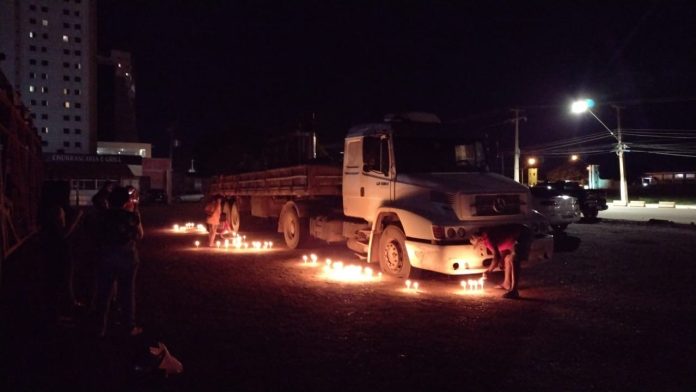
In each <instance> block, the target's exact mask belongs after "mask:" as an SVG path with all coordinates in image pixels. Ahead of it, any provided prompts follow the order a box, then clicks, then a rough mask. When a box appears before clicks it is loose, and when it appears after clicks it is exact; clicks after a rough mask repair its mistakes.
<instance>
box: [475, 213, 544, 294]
mask: <svg viewBox="0 0 696 392" xmlns="http://www.w3.org/2000/svg"><path fill="white" fill-rule="evenodd" d="M532 239H533V235H532V231H531V229H529V227H527V226H525V225H522V224H512V225H502V226H495V227H491V228H488V229H486V231H485V232H484V233H483V241H484V244H485V245H486V247H487V248H488V249H489V250H490V251H491V252H492V253H493V262H492V264H491V266H492V267H493V266H497V265H499V264H500V263H501V262H502V263H503V266H504V268H505V278H504V280H503V283H502V285H500V286H499V287H501V288H503V289H504V290H505V293H504V294H503V298H512V299H516V298H519V297H520V294H519V289H518V285H519V281H520V263H521V262H522V261H523V260H527V259H528V258H529V249H530V248H531V245H532ZM489 270H491V268H489ZM487 272H488V271H487ZM484 276H485V275H484Z"/></svg>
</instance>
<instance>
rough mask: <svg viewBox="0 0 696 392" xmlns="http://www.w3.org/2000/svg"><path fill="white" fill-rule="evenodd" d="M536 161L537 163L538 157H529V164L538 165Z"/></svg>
mask: <svg viewBox="0 0 696 392" xmlns="http://www.w3.org/2000/svg"><path fill="white" fill-rule="evenodd" d="M536 163H537V160H536V158H534V157H531V158H529V159H527V164H528V165H529V166H534V165H536Z"/></svg>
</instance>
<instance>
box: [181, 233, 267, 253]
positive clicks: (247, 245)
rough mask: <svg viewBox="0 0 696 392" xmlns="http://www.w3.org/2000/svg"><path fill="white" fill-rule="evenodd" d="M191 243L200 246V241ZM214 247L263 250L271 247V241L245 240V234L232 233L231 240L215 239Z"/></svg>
mask: <svg viewBox="0 0 696 392" xmlns="http://www.w3.org/2000/svg"><path fill="white" fill-rule="evenodd" d="M193 245H194V246H195V247H196V248H198V247H200V246H201V242H200V241H195V242H194V243H193ZM215 247H216V248H218V249H219V248H224V249H229V248H232V249H254V250H263V249H272V248H273V241H251V242H247V241H246V236H245V235H238V234H236V233H235V234H233V237H232V241H230V240H229V239H225V241H220V240H218V241H215Z"/></svg>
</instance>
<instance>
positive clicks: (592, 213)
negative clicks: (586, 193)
mask: <svg viewBox="0 0 696 392" xmlns="http://www.w3.org/2000/svg"><path fill="white" fill-rule="evenodd" d="M598 214H599V211H597V210H596V209H593V208H592V209H590V208H588V209H586V210H583V211H582V215H583V216H584V217H585V218H587V219H596V218H597V215H598Z"/></svg>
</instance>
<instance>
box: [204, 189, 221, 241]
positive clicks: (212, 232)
mask: <svg viewBox="0 0 696 392" xmlns="http://www.w3.org/2000/svg"><path fill="white" fill-rule="evenodd" d="M205 214H206V219H205V223H206V224H207V225H208V246H210V247H212V246H214V245H215V236H216V235H217V229H218V226H219V225H220V215H221V214H222V196H220V195H215V196H213V198H212V199H211V200H210V201H208V203H207V204H206V205H205Z"/></svg>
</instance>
